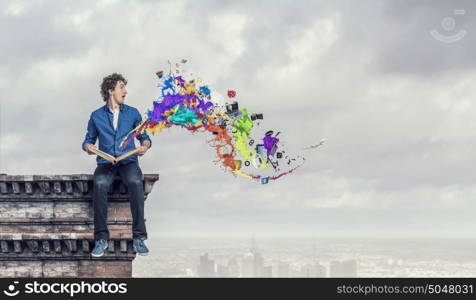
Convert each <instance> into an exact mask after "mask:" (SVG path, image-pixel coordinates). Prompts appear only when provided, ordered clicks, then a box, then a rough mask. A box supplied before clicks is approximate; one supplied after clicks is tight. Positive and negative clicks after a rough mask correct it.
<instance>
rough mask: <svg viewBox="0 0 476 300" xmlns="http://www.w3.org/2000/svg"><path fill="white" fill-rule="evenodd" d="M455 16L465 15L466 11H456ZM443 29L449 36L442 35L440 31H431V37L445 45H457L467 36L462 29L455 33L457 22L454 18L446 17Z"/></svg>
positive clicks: (442, 25) (442, 22) (442, 24)
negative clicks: (456, 43)
mask: <svg viewBox="0 0 476 300" xmlns="http://www.w3.org/2000/svg"><path fill="white" fill-rule="evenodd" d="M453 14H454V15H464V14H466V11H465V10H464V9H455V10H454V11H453ZM441 27H442V28H443V29H444V30H445V31H446V32H447V34H441V33H440V32H439V31H438V30H436V29H432V30H431V31H430V34H431V36H433V37H434V38H435V39H436V40H438V41H440V42H443V43H455V42H457V41H460V40H461V39H462V38H464V36H465V35H466V33H467V32H466V30H464V29H461V30H460V31H458V32H457V33H454V34H452V33H453V32H454V30H455V28H456V20H455V19H454V18H453V17H445V18H443V20H442V21H441Z"/></svg>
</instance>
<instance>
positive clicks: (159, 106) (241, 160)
mask: <svg viewBox="0 0 476 300" xmlns="http://www.w3.org/2000/svg"><path fill="white" fill-rule="evenodd" d="M186 62H187V61H186V60H185V59H184V60H182V61H181V62H180V63H176V64H174V72H172V64H170V62H169V65H170V70H169V72H168V74H167V75H166V74H165V72H164V71H162V70H160V71H157V72H156V75H157V78H158V79H159V87H160V88H161V96H160V97H159V98H158V99H157V100H156V101H154V102H153V109H152V110H148V111H147V113H146V115H145V118H144V119H143V121H142V123H141V124H140V125H139V126H137V127H136V128H135V129H133V130H132V131H131V132H130V133H129V134H128V135H127V136H126V137H125V138H124V140H123V141H122V142H121V145H120V146H121V147H125V146H127V144H129V143H130V142H131V141H133V140H134V138H135V137H136V136H137V135H139V134H142V133H143V132H144V131H147V133H148V134H155V133H158V132H160V131H162V130H163V129H164V128H169V127H172V126H179V127H182V128H185V129H187V130H189V131H191V132H193V133H195V132H208V133H211V134H212V136H213V137H212V139H210V140H209V141H208V143H209V144H210V145H211V146H212V147H213V148H214V149H215V152H216V156H217V159H216V160H215V163H220V164H221V165H222V167H223V168H224V169H225V170H226V171H230V172H231V173H232V174H234V175H240V176H243V177H246V178H249V179H253V180H257V181H259V182H261V183H262V184H267V183H268V182H269V181H273V180H276V179H279V178H281V177H283V176H285V175H287V174H290V173H292V172H294V171H295V170H296V169H298V168H299V167H300V166H302V165H303V163H304V162H305V158H304V157H302V156H297V157H291V156H288V155H287V154H286V150H285V149H284V147H283V146H284V145H282V143H280V139H279V137H278V135H279V134H280V132H278V133H276V134H274V131H273V130H268V131H267V132H266V133H264V134H261V136H259V137H258V138H255V137H253V136H252V131H253V129H256V128H257V127H258V126H260V123H259V122H260V120H263V114H262V113H251V114H250V112H249V110H248V109H246V108H242V109H239V106H238V102H237V101H233V102H231V103H226V104H225V105H218V104H217V103H216V102H215V101H214V99H213V98H212V91H211V90H210V88H209V87H208V86H207V85H204V84H201V83H202V81H203V80H202V79H201V78H194V77H193V74H189V76H186V75H185V74H186V72H185V71H184V70H183V69H182V67H183V65H184V64H185V63H186ZM226 95H227V97H228V99H229V100H230V101H231V99H233V98H235V97H236V96H237V93H236V91H234V90H229V91H227V93H226ZM255 131H258V130H255ZM283 166H284V167H285V168H283ZM282 168H283V169H284V170H281V169H282ZM250 169H251V170H250ZM269 173H271V174H269Z"/></svg>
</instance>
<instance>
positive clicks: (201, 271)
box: [197, 253, 216, 277]
mask: <svg viewBox="0 0 476 300" xmlns="http://www.w3.org/2000/svg"><path fill="white" fill-rule="evenodd" d="M197 273H198V277H215V275H216V273H215V262H214V261H213V260H211V259H209V258H208V253H205V254H204V255H201V256H200V264H199V265H198V272H197Z"/></svg>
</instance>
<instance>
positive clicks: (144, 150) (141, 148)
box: [137, 145, 149, 156]
mask: <svg viewBox="0 0 476 300" xmlns="http://www.w3.org/2000/svg"><path fill="white" fill-rule="evenodd" d="M137 149H140V150H139V152H137V155H139V156H142V155H144V154H145V153H146V152H147V150H149V147H147V146H144V145H141V146H139V147H137Z"/></svg>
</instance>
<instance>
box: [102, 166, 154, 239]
mask: <svg viewBox="0 0 476 300" xmlns="http://www.w3.org/2000/svg"><path fill="white" fill-rule="evenodd" d="M116 173H119V176H120V177H121V180H122V181H123V182H124V184H125V185H126V186H127V191H128V193H129V200H130V204H131V213H132V236H133V238H142V239H147V231H146V229H145V220H144V185H143V179H144V176H143V175H142V171H141V169H140V167H139V165H138V163H137V162H130V163H126V164H121V162H119V163H118V164H115V165H113V164H99V165H98V166H97V168H96V170H95V171H94V189H93V206H94V240H96V241H97V240H99V239H105V240H109V229H108V228H107V192H108V191H109V187H110V186H111V183H112V182H113V180H114V177H115V176H116Z"/></svg>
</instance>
